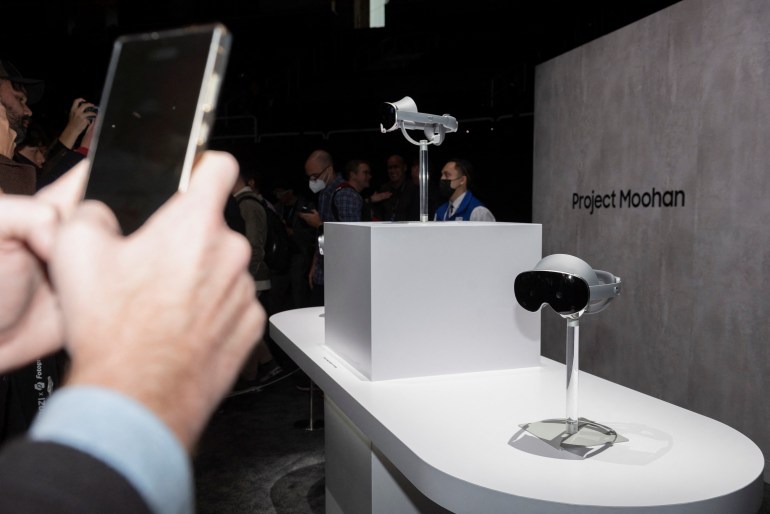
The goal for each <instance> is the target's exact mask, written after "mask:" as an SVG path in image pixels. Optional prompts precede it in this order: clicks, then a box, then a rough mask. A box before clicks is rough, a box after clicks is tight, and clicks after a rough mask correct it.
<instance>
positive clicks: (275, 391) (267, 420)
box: [195, 377, 770, 514]
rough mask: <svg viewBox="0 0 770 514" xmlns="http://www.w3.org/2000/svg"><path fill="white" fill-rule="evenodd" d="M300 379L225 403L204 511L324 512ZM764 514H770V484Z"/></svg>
mask: <svg viewBox="0 0 770 514" xmlns="http://www.w3.org/2000/svg"><path fill="white" fill-rule="evenodd" d="M293 378H294V377H289V378H287V379H286V380H283V381H281V382H279V383H277V384H274V385H272V386H270V387H268V388H266V389H265V390H263V391H261V392H258V393H251V394H247V395H243V396H239V397H235V398H231V399H229V400H225V401H224V402H223V403H222V405H221V407H220V409H219V410H218V411H217V413H216V414H215V415H214V417H213V419H212V420H211V423H210V424H209V427H208V429H207V431H206V433H205V434H204V437H203V439H202V441H201V443H200V447H199V451H198V455H197V457H196V459H195V467H196V475H195V479H196V490H197V507H198V514H236V513H238V514H240V513H260V514H261V513H276V514H294V513H296V514H320V513H323V512H324V432H323V429H316V430H314V431H309V430H307V428H308V420H309V415H310V394H309V393H308V392H301V391H298V390H297V389H296V387H295V384H296V383H295V381H294V380H293ZM314 398H315V402H314V416H313V419H314V420H315V421H319V420H322V419H323V398H322V397H321V395H320V394H316V395H314ZM298 422H299V428H298V427H297V426H295V424H297V423H298ZM747 514H753V513H747ZM759 514H770V485H769V484H765V496H764V503H763V505H762V508H761V509H760V511H759Z"/></svg>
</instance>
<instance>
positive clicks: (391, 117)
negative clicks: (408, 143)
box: [380, 103, 396, 130]
mask: <svg viewBox="0 0 770 514" xmlns="http://www.w3.org/2000/svg"><path fill="white" fill-rule="evenodd" d="M380 122H381V123H382V126H383V127H385V130H392V129H394V128H396V108H395V107H394V106H393V104H389V103H384V104H382V107H381V108H380Z"/></svg>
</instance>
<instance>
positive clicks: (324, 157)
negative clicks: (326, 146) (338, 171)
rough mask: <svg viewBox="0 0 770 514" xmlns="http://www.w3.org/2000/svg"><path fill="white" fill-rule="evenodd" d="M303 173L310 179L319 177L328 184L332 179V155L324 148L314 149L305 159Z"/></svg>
mask: <svg viewBox="0 0 770 514" xmlns="http://www.w3.org/2000/svg"><path fill="white" fill-rule="evenodd" d="M305 175H307V177H308V178H310V179H321V180H323V181H324V182H326V183H327V184H329V183H330V182H331V181H332V180H333V179H334V165H333V164H332V156H331V154H330V153H329V152H327V151H326V150H315V151H313V153H311V154H310V156H309V157H308V158H307V160H306V161H305Z"/></svg>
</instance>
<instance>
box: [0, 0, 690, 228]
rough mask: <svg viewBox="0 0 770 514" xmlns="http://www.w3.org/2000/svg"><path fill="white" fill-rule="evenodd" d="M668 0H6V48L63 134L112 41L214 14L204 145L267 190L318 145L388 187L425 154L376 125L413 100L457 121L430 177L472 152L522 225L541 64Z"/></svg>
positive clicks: (93, 85) (495, 207)
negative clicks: (214, 56) (223, 35)
mask: <svg viewBox="0 0 770 514" xmlns="http://www.w3.org/2000/svg"><path fill="white" fill-rule="evenodd" d="M673 3H676V2H673V1H671V0H668V1H661V0H649V1H635V2H622V3H621V2H612V3H605V2H598V1H592V2H568V3H567V2H554V1H541V2H532V3H531V5H529V4H523V3H522V4H519V3H516V2H511V1H510V0H474V1H458V0H442V1H438V0H434V1H431V0H390V2H389V3H388V4H387V5H386V11H385V13H386V27H385V28H377V29H368V28H356V27H355V26H354V25H355V23H354V14H355V12H354V11H355V10H354V0H336V1H332V0H252V1H236V0H192V1H182V0H155V1H148V0H78V1H60V2H53V1H41V0H37V1H35V0H3V3H2V7H0V12H2V17H3V20H4V23H3V28H2V30H0V32H1V34H0V56H2V57H3V58H7V59H9V60H11V61H12V62H13V63H14V64H15V65H16V66H17V67H18V68H19V69H20V70H21V71H22V73H23V74H24V75H25V76H29V77H34V78H42V79H44V80H45V81H46V94H45V96H44V99H43V100H42V101H41V102H39V103H38V104H37V105H34V106H32V107H33V111H34V112H35V116H36V117H37V118H38V119H39V120H40V121H41V122H42V123H43V124H44V126H46V127H48V128H49V130H50V131H51V132H52V133H53V134H56V133H57V131H59V130H61V128H62V127H63V126H64V124H65V123H66V119H67V113H68V111H69V108H70V105H71V103H72V101H73V99H74V98H77V97H84V98H86V99H88V100H90V101H94V102H96V103H98V101H99V98H100V96H101V89H102V85H103V82H104V76H105V72H106V69H107V64H108V62H109V57H110V52H111V47H112V43H113V41H114V39H115V37H116V36H117V35H120V34H126V33H132V32H145V31H151V30H159V29H165V28H172V27H178V26H183V25H187V24H192V23H204V22H210V21H219V22H222V23H224V24H225V25H226V26H227V27H228V28H229V29H230V30H231V32H232V33H233V36H234V40H233V50H232V53H231V57H230V65H229V68H228V73H227V77H226V80H225V83H224V86H223V91H222V94H221V96H220V103H219V107H218V116H219V121H218V123H217V125H216V127H215V130H214V132H213V134H212V141H211V146H212V147H214V148H220V149H226V150H229V151H231V152H233V153H234V154H235V155H236V156H237V157H238V158H239V160H240V161H241V164H242V166H246V167H255V168H257V169H258V170H259V171H260V173H261V174H262V177H263V187H262V189H263V191H265V192H268V193H269V191H270V190H271V189H272V187H273V186H274V185H277V184H279V183H288V184H289V185H292V186H293V187H295V188H297V189H298V190H302V191H305V190H306V183H305V181H304V175H303V169H302V166H303V163H304V160H305V158H306V157H307V155H308V153H309V152H310V151H312V150H313V149H314V148H316V147H324V148H327V149H329V150H330V151H331V152H332V154H333V156H334V158H335V161H336V164H337V166H336V167H337V169H338V170H341V169H342V167H343V165H344V163H345V161H347V160H348V159H351V158H365V159H369V160H370V161H371V163H372V167H373V170H374V173H375V179H374V184H375V185H376V184H379V183H380V182H382V181H384V180H386V178H385V159H386V158H387V156H388V155H390V154H391V153H395V152H398V153H402V154H403V155H404V156H405V157H406V158H407V159H408V160H412V159H415V158H416V157H417V153H418V149H417V147H416V146H413V145H411V144H410V143H408V142H406V140H405V139H404V137H403V136H402V135H401V134H400V133H399V132H397V131H396V132H392V133H388V134H380V133H379V130H378V123H379V114H378V111H379V107H380V105H381V104H382V102H385V101H396V100H398V99H400V98H402V97H403V96H406V95H409V96H411V97H412V98H413V99H414V100H415V101H416V103H417V106H418V108H419V110H420V112H427V113H432V114H451V115H452V116H454V117H456V118H457V119H458V121H459V122H460V130H459V132H458V133H456V134H449V135H447V137H446V140H445V142H444V144H443V145H442V146H440V147H433V146H431V147H430V149H429V159H430V168H431V171H432V179H434V180H435V179H436V178H437V176H438V172H439V171H440V169H441V167H442V166H443V163H444V162H445V161H446V160H447V159H449V158H451V157H454V156H456V157H464V158H467V159H469V160H471V161H472V162H473V163H474V165H475V168H476V175H475V177H474V183H473V184H472V189H473V190H474V191H475V192H476V194H477V195H478V196H479V197H481V198H482V200H483V201H485V202H486V203H487V205H488V206H489V207H490V208H491V210H492V211H493V213H494V214H495V215H496V217H497V219H498V220H499V221H522V222H528V221H531V206H532V200H531V187H532V142H533V141H532V132H533V103H534V87H533V83H534V69H535V66H536V65H537V64H539V63H541V62H544V61H546V60H548V59H550V58H552V57H555V56H557V55H559V54H561V53H563V52H566V51H569V50H571V49H573V48H575V47H578V46H580V45H582V44H584V43H586V42H588V41H591V40H592V39H595V38H597V37H600V36H602V35H604V34H607V33H609V32H612V31H614V30H616V29H618V28H620V27H623V26H625V25H627V24H629V23H632V22H634V21H636V20H638V19H640V18H643V17H645V16H647V15H649V14H652V13H653V12H656V11H658V10H660V9H662V8H665V7H667V6H669V5H671V4H673ZM180 87H182V85H180ZM413 135H414V136H419V132H414V133H413Z"/></svg>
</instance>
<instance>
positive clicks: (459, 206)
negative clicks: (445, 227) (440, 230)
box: [434, 159, 495, 221]
mask: <svg viewBox="0 0 770 514" xmlns="http://www.w3.org/2000/svg"><path fill="white" fill-rule="evenodd" d="M472 173H473V166H471V163H470V162H468V161H466V160H464V159H452V160H451V161H449V162H447V163H446V164H445V165H444V168H443V169H442V170H441V182H439V192H440V193H441V196H442V197H443V198H447V199H448V201H447V202H446V203H444V204H442V205H439V207H438V209H436V216H435V218H434V219H435V220H436V221H495V217H494V216H493V215H492V213H491V212H490V210H489V209H487V208H486V207H484V204H483V203H481V201H480V200H479V199H478V198H476V197H475V196H473V193H471V192H470V191H469V190H468V185H469V183H470V180H471V175H472Z"/></svg>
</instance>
